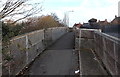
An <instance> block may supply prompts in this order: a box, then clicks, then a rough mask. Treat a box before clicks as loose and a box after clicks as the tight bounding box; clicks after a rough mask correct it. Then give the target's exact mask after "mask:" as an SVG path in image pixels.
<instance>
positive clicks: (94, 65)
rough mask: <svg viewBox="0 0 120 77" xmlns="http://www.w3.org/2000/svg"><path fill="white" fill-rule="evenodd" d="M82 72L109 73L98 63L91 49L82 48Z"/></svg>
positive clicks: (83, 73)
mask: <svg viewBox="0 0 120 77" xmlns="http://www.w3.org/2000/svg"><path fill="white" fill-rule="evenodd" d="M80 57H81V74H82V75H108V74H107V72H106V71H105V70H104V69H103V68H102V66H101V65H100V64H99V63H98V61H97V58H96V57H95V56H94V54H93V53H92V51H90V50H81V51H80Z"/></svg>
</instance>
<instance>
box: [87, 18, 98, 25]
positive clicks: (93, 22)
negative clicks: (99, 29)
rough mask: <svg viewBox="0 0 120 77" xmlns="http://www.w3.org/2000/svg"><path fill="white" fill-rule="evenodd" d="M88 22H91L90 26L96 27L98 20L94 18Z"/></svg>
mask: <svg viewBox="0 0 120 77" xmlns="http://www.w3.org/2000/svg"><path fill="white" fill-rule="evenodd" d="M88 22H89V24H90V25H91V26H92V25H94V24H96V23H97V19H95V18H92V19H90V20H89V21H88Z"/></svg>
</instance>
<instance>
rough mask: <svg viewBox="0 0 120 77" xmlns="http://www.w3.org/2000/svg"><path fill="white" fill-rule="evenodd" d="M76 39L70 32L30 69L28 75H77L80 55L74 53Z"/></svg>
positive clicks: (44, 53)
mask: <svg viewBox="0 0 120 77" xmlns="http://www.w3.org/2000/svg"><path fill="white" fill-rule="evenodd" d="M74 43H75V37H74V33H73V32H69V33H67V34H65V35H64V36H62V37H61V38H60V39H59V40H57V41H56V42H55V43H54V44H53V45H52V46H50V47H49V48H48V49H47V50H45V51H44V52H43V53H42V54H41V55H40V56H39V57H38V58H37V59H36V60H35V61H34V62H33V64H32V65H31V66H30V67H29V69H28V71H27V72H26V73H25V74H26V75H75V73H74V72H75V71H76V70H78V69H79V68H78V54H77V53H76V52H77V51H74Z"/></svg>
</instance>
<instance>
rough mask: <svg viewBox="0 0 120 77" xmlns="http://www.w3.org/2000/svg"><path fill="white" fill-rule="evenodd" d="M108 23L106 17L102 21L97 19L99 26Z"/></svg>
mask: <svg viewBox="0 0 120 77" xmlns="http://www.w3.org/2000/svg"><path fill="white" fill-rule="evenodd" d="M108 24H109V22H108V21H107V19H105V20H104V21H100V20H99V21H98V25H100V26H105V25H108Z"/></svg>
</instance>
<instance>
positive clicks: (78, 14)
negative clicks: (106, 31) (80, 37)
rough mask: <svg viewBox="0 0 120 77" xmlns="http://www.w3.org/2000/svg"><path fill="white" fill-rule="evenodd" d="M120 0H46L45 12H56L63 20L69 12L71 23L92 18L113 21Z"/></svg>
mask: <svg viewBox="0 0 120 77" xmlns="http://www.w3.org/2000/svg"><path fill="white" fill-rule="evenodd" d="M36 1H37V0H36ZM119 1H120V0H45V1H44V4H43V8H44V10H43V12H42V13H43V14H50V13H56V14H57V16H58V17H59V18H60V19H61V20H62V19H63V18H64V13H65V12H66V11H72V10H73V11H74V12H69V23H70V25H71V26H72V25H73V24H74V23H78V22H81V23H83V22H87V21H88V20H89V19H91V18H97V19H98V20H99V19H100V20H105V19H108V21H111V20H112V19H113V18H114V17H115V15H118V2H119Z"/></svg>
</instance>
